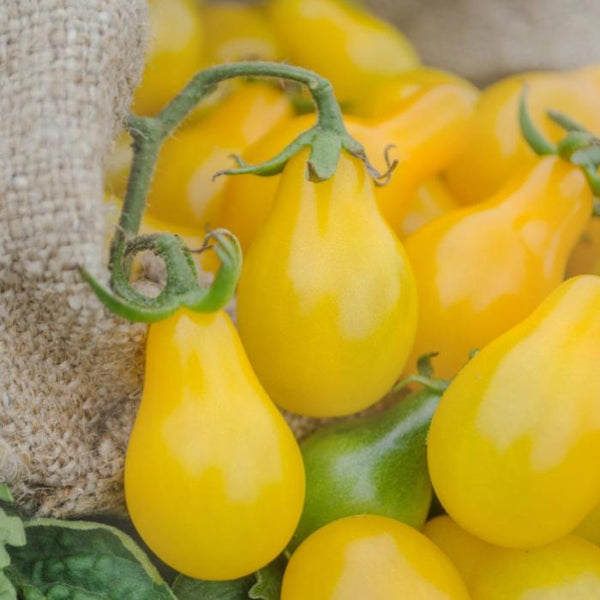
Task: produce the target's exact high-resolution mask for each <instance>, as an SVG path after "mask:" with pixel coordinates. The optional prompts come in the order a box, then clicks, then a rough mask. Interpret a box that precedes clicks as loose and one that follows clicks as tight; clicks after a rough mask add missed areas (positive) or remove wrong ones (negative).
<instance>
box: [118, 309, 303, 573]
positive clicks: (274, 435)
mask: <svg viewBox="0 0 600 600" xmlns="http://www.w3.org/2000/svg"><path fill="white" fill-rule="evenodd" d="M125 496H126V501H127V507H128V510H129V513H130V515H131V518H132V520H133V522H134V525H135V527H136V529H137V530H138V532H139V534H140V535H141V537H142V539H143V540H144V541H145V542H146V543H147V544H148V546H149V547H150V548H151V549H152V551H153V552H154V553H155V554H156V555H157V556H158V557H159V558H161V560H163V561H164V562H166V563H167V564H168V565H169V566H171V567H173V568H174V569H176V570H178V571H179V572H181V573H184V574H186V575H188V576H190V577H195V578H198V579H210V580H225V579H235V578H238V577H242V576H244V575H247V574H249V573H252V572H253V571H256V570H257V569H259V568H261V567H263V566H265V565H266V564H267V563H269V562H270V561H271V560H272V559H274V558H275V557H276V556H277V555H278V554H279V553H280V552H281V551H282V550H283V549H284V548H285V546H286V544H287V543H288V542H289V540H290V538H291V536H292V534H293V532H294V530H295V528H296V525H297V523H298V520H299V518H300V513H301V511H302V505H303V501H304V467H303V464H302V457H301V454H300V450H299V447H298V444H297V443H296V440H295V439H294V436H293V435H292V432H291V430H290V429H289V427H288V426H287V424H286V422H285V421H284V419H283V417H282V416H281V414H280V413H279V411H278V410H277V409H276V408H275V406H274V405H273V403H272V402H271V401H270V399H269V398H268V396H267V395H266V393H265V392H264V390H263V388H262V387H261V385H260V383H259V381H258V379H257V378H256V376H255V375H254V373H253V372H252V368H251V367H250V364H249V363H248V360H247V358H246V356H245V354H244V350H243V347H242V345H241V343H240V341H239V338H238V336H237V333H236V332H235V329H234V327H233V325H232V323H231V321H230V320H229V317H227V315H226V314H225V313H224V312H222V311H219V312H217V313H196V312H191V311H189V310H187V309H180V311H178V312H177V313H176V314H175V315H174V316H172V317H170V318H169V319H167V320H165V321H161V322H159V323H156V324H153V325H152V326H151V327H150V332H149V335H148V342H147V357H146V378H145V383H144V393H143V397H142V401H141V405H140V409H139V412H138V415H137V418H136V421H135V424H134V427H133V431H132V434H131V438H130V440H129V446H128V450H127V457H126V462H125ZM242 547H243V552H242V551H240V549H241V548H242Z"/></svg>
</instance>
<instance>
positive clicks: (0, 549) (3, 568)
mask: <svg viewBox="0 0 600 600" xmlns="http://www.w3.org/2000/svg"><path fill="white" fill-rule="evenodd" d="M6 489H7V490H8V488H6ZM8 494H9V495H8V498H10V499H12V496H10V491H9V492H8ZM3 499H4V500H6V496H4V497H3ZM24 544H25V528H24V527H23V521H21V519H20V518H19V517H16V516H9V515H7V514H6V512H5V511H4V509H2V508H0V600H17V592H16V590H15V588H14V586H13V584H12V582H11V580H10V579H9V578H8V576H7V567H8V566H9V565H10V555H9V553H8V551H7V550H6V548H5V546H6V545H8V546H23V545H24Z"/></svg>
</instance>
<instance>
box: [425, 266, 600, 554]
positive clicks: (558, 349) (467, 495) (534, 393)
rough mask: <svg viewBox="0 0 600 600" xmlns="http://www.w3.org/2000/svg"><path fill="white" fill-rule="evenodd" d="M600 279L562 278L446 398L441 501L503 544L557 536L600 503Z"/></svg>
mask: <svg viewBox="0 0 600 600" xmlns="http://www.w3.org/2000/svg"><path fill="white" fill-rule="evenodd" d="M599 339H600V277H596V276H594V275H583V276H581V277H576V278H573V279H570V280H568V281H566V282H564V283H563V284H561V285H560V286H559V287H558V288H557V289H556V290H555V291H554V292H553V293H552V294H551V295H550V296H549V297H548V298H547V299H546V300H545V301H544V302H543V303H542V304H541V305H540V306H539V307H538V308H537V309H536V310H535V311H534V312H533V313H532V314H531V315H530V316H529V317H528V318H526V319H525V320H523V321H522V322H521V323H519V324H518V325H517V326H516V327H514V328H513V329H511V330H510V331H508V332H507V333H505V334H504V335H502V336H500V337H498V338H497V339H496V340H494V341H493V342H492V343H491V344H489V345H488V346H486V347H485V348H483V349H482V350H481V351H480V352H479V353H478V354H477V355H476V356H475V357H474V358H472V359H471V361H470V362H469V363H468V364H467V365H466V366H465V367H464V368H463V369H462V370H461V371H460V372H459V374H458V375H457V376H456V378H455V379H454V380H453V381H452V382H451V383H450V386H449V387H448V389H447V390H446V392H445V393H444V395H443V396H442V399H441V401H440V404H439V406H438V409H437V411H436V412H435V414H434V416H433V420H432V423H431V428H430V430H429V440H428V446H427V449H428V464H429V471H430V475H431V480H432V483H433V486H434V489H435V491H436V494H437V496H438V498H439V499H440V501H441V503H442V505H443V506H444V508H445V509H446V511H447V512H448V514H449V515H450V516H451V517H452V518H453V519H454V520H455V521H456V522H457V523H458V524H459V525H461V526H462V527H463V528H464V529H466V530H467V531H468V532H469V533H471V534H473V535H475V536H477V537H479V538H481V539H483V540H485V541H487V542H489V543H492V544H495V545H499V546H507V547H513V548H532V547H536V546H541V545H543V544H548V543H551V542H553V541H555V540H558V539H559V538H561V537H563V536H565V535H566V534H568V533H570V532H571V531H573V529H574V528H575V527H576V526H577V524H578V523H580V522H581V521H582V520H583V519H584V517H585V516H586V515H587V514H588V513H590V511H591V510H592V509H593V508H594V506H595V505H596V504H598V502H600V470H599V469H598V462H599V461H600V402H599V401H598V398H600V371H599V369H598V365H597V356H598V340H599Z"/></svg>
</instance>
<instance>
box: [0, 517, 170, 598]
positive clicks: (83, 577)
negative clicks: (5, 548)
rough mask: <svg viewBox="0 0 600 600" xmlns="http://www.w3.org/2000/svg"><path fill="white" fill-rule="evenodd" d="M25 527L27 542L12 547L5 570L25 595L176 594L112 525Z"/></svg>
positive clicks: (44, 522)
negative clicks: (17, 546)
mask: <svg viewBox="0 0 600 600" xmlns="http://www.w3.org/2000/svg"><path fill="white" fill-rule="evenodd" d="M25 531H26V534H27V545H26V546H23V547H20V548H15V549H11V551H10V557H11V559H12V560H11V565H10V569H9V572H8V574H9V576H10V578H11V579H12V581H13V583H14V584H15V585H16V586H17V589H18V591H19V592H21V594H22V595H23V597H24V598H25V599H26V600H173V599H174V598H175V596H174V595H173V592H171V590H170V588H169V587H168V586H167V584H166V583H165V582H164V581H163V580H162V579H161V577H160V575H159V574H158V571H157V570H156V568H155V567H154V566H153V565H152V563H151V562H150V561H149V560H148V557H147V556H146V555H145V554H144V553H143V552H142V551H141V550H140V548H138V546H137V545H136V544H135V543H134V541H133V540H132V539H131V538H129V537H128V536H127V535H125V534H124V533H123V532H121V531H119V530H118V529H115V528H114V527H110V526H108V525H101V524H99V523H90V522H78V521H57V520H53V519H36V520H33V521H29V522H27V523H26V524H25ZM0 598H1V596H0ZM2 600H4V599H2Z"/></svg>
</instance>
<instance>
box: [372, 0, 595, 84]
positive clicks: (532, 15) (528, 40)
mask: <svg viewBox="0 0 600 600" xmlns="http://www.w3.org/2000/svg"><path fill="white" fill-rule="evenodd" d="M366 2H367V4H369V5H371V6H372V7H373V8H375V10H376V11H377V13H378V14H379V15H381V16H383V17H386V18H388V19H389V20H391V21H393V22H395V23H396V24H397V25H398V26H400V27H401V29H402V30H403V31H404V32H405V33H406V34H407V35H408V37H409V38H410V39H411V41H412V42H413V43H414V44H415V46H416V47H417V50H418V51H419V53H420V54H421V56H422V57H423V60H424V62H425V63H427V64H431V65H435V66H437V67H440V68H443V69H449V70H451V71H453V72H456V73H459V74H461V75H463V76H464V77H467V78H469V79H471V80H472V81H474V82H475V83H478V84H488V83H490V82H491V81H494V80H495V79H498V78H500V77H503V76H505V75H508V74H510V73H515V72H519V71H526V70H530V69H568V68H573V67H578V66H582V65H586V64H589V63H592V62H600V44H599V43H598V27H600V2H599V1H598V0H366Z"/></svg>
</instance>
